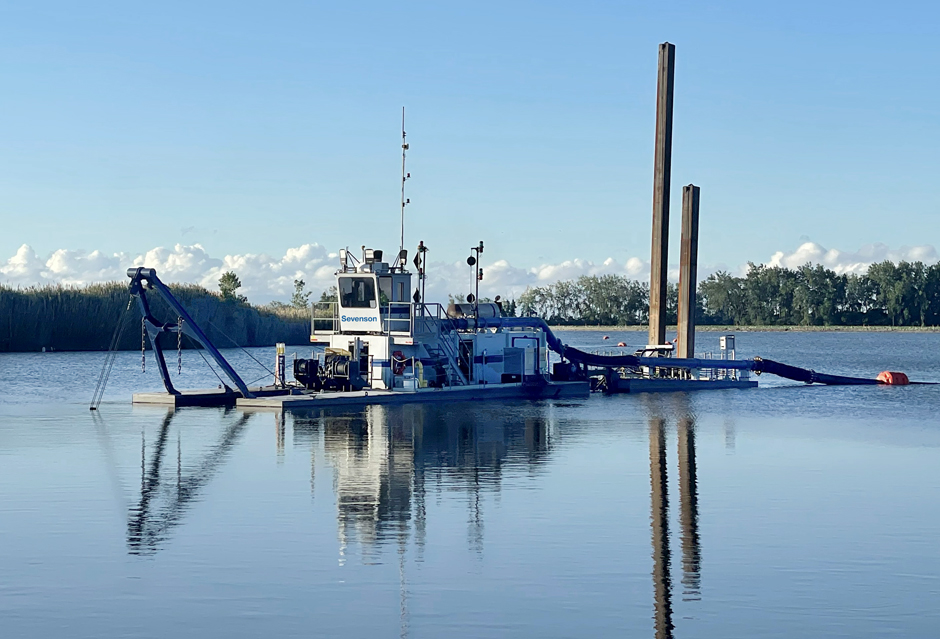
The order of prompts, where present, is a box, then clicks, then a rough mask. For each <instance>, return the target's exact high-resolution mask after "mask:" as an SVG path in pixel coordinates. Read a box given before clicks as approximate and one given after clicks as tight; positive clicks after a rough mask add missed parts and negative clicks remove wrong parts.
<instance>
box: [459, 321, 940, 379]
mask: <svg viewBox="0 0 940 639" xmlns="http://www.w3.org/2000/svg"><path fill="white" fill-rule="evenodd" d="M453 322H454V325H455V326H456V328H457V329H459V330H471V329H473V328H480V329H485V328H536V329H540V330H542V331H543V332H544V333H545V339H546V342H547V343H548V347H549V348H550V349H551V350H553V351H554V352H555V353H557V354H558V355H560V356H561V357H562V358H564V359H566V360H568V361H570V362H574V363H576V364H585V365H588V366H598V367H610V368H620V367H622V366H630V367H634V368H635V367H639V366H648V367H651V368H683V369H693V368H711V369H722V370H742V371H753V372H755V373H769V374H771V375H776V376H777V377H783V378H784V379H792V380H793V381H797V382H804V383H806V384H827V385H829V386H862V385H875V384H880V385H890V386H905V385H907V384H910V383H911V382H910V381H909V380H908V378H907V375H905V374H904V373H895V372H889V371H885V372H883V373H881V374H879V375H878V378H877V379H869V378H864V377H847V376H844V375H828V374H826V373H817V372H816V371H814V370H810V369H807V368H799V367H797V366H790V365H789V364H782V363H780V362H775V361H774V360H772V359H764V358H761V357H755V358H754V359H738V360H727V359H699V358H695V357H689V358H678V357H670V358H662V357H638V356H636V355H597V354H595V353H587V352H585V351H582V350H580V349H577V348H574V347H573V346H568V345H567V344H565V343H564V342H562V341H561V339H559V338H558V336H557V335H555V333H553V332H552V329H551V328H550V327H549V326H548V324H547V323H546V322H545V320H543V319H542V318H540V317H493V318H483V317H481V318H479V319H478V320H477V321H476V322H474V320H473V319H472V318H470V319H468V318H462V319H456V320H453ZM915 383H927V382H915Z"/></svg>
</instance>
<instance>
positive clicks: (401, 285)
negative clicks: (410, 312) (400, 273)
mask: <svg viewBox="0 0 940 639" xmlns="http://www.w3.org/2000/svg"><path fill="white" fill-rule="evenodd" d="M398 301H399V302H404V301H405V283H404V282H399V283H398Z"/></svg>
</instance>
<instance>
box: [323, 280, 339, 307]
mask: <svg viewBox="0 0 940 639" xmlns="http://www.w3.org/2000/svg"><path fill="white" fill-rule="evenodd" d="M337 299H339V292H338V291H337V290H336V285H335V284H334V285H333V286H331V287H330V288H328V289H326V290H325V291H323V292H322V293H320V302H323V303H326V302H336V300H337Z"/></svg>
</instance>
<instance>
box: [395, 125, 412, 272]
mask: <svg viewBox="0 0 940 639" xmlns="http://www.w3.org/2000/svg"><path fill="white" fill-rule="evenodd" d="M407 150H408V143H407V142H406V141H405V107H402V108H401V244H399V246H398V254H399V255H401V252H402V251H403V250H404V249H405V205H407V204H411V200H410V199H405V181H406V180H407V179H408V178H410V177H411V173H405V152H406V151H407ZM402 268H404V265H402Z"/></svg>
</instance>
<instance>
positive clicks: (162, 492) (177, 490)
mask: <svg viewBox="0 0 940 639" xmlns="http://www.w3.org/2000/svg"><path fill="white" fill-rule="evenodd" d="M175 415H176V412H175V411H174V410H172V409H171V410H169V411H167V413H166V415H165V416H164V418H163V421H162V423H161V424H160V429H159V432H158V434H157V440H156V442H155V444H154V446H153V453H152V455H151V457H150V460H149V461H148V459H147V437H146V431H145V430H141V444H140V500H139V501H138V502H137V504H135V505H133V506H132V507H131V508H130V512H129V514H128V520H127V546H128V550H129V552H130V554H132V555H150V554H153V553H155V552H156V551H157V550H159V548H160V545H161V544H162V543H163V542H164V541H165V540H166V539H167V536H168V535H169V532H170V530H171V529H172V528H173V527H175V526H177V525H179V523H180V521H181V520H182V517H183V515H184V514H185V513H186V510H187V509H188V507H189V505H190V504H191V503H192V502H193V501H194V500H195V499H197V497H198V496H199V493H200V491H201V490H202V488H203V487H204V486H205V485H206V484H207V483H208V482H209V481H210V480H211V479H212V478H213V476H214V475H215V473H216V472H217V471H218V470H219V468H220V467H221V466H222V464H223V462H224V461H225V459H226V457H227V456H228V454H229V452H230V451H231V450H232V448H233V447H234V446H235V445H236V444H237V443H238V440H239V439H240V437H241V434H242V432H243V431H244V429H245V426H246V425H247V423H248V420H249V419H250V418H251V415H250V414H242V415H240V416H239V417H238V418H237V419H235V420H234V422H232V423H231V424H229V425H228V426H227V427H226V428H225V429H224V430H223V432H222V434H221V436H220V437H219V439H218V441H217V442H216V443H215V444H214V445H212V446H211V447H210V448H209V450H208V452H207V453H206V454H205V455H204V456H202V458H201V459H199V460H198V461H197V463H195V464H191V465H190V464H187V466H186V467H185V470H184V466H183V463H182V444H181V436H180V435H177V450H176V472H175V477H174V478H173V479H171V480H170V481H167V480H166V478H165V477H164V474H165V472H164V466H165V462H164V458H165V452H166V448H167V441H168V439H169V434H170V425H171V424H172V422H173V418H174V416H175Z"/></svg>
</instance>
